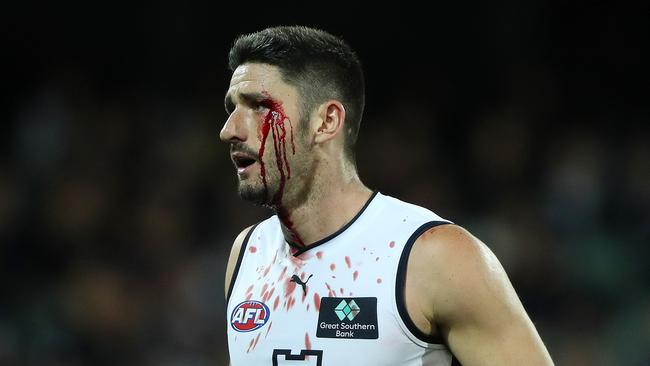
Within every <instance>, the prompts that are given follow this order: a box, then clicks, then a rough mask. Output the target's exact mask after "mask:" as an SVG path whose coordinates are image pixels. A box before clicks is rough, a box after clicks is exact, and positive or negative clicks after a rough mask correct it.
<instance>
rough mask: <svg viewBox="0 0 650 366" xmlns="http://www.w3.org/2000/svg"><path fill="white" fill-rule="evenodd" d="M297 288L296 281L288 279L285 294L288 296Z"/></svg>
mask: <svg viewBox="0 0 650 366" xmlns="http://www.w3.org/2000/svg"><path fill="white" fill-rule="evenodd" d="M295 289H296V283H295V282H293V281H286V282H285V285H284V296H285V297H288V296H289V295H291V294H292V293H293V291H294V290H295Z"/></svg>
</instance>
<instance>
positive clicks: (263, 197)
mask: <svg viewBox="0 0 650 366" xmlns="http://www.w3.org/2000/svg"><path fill="white" fill-rule="evenodd" d="M238 193H239V197H240V198H241V199H243V200H244V201H248V202H251V203H253V204H256V205H267V204H268V201H269V199H268V197H267V196H268V194H267V192H266V189H264V186H262V185H261V184H260V185H259V186H258V185H256V184H250V183H246V182H241V181H240V182H239V188H238Z"/></svg>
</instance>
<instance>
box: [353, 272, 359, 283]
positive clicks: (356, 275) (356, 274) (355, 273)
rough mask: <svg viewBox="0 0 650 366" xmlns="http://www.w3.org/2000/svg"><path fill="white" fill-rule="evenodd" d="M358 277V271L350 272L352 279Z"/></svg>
mask: <svg viewBox="0 0 650 366" xmlns="http://www.w3.org/2000/svg"><path fill="white" fill-rule="evenodd" d="M357 278H359V271H354V273H353V274H352V281H356V280H357Z"/></svg>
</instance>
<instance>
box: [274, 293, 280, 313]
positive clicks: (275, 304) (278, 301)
mask: <svg viewBox="0 0 650 366" xmlns="http://www.w3.org/2000/svg"><path fill="white" fill-rule="evenodd" d="M278 305H280V295H278V296H276V297H275V301H273V311H275V309H277V308H278Z"/></svg>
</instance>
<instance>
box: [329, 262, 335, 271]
mask: <svg viewBox="0 0 650 366" xmlns="http://www.w3.org/2000/svg"><path fill="white" fill-rule="evenodd" d="M335 269H336V264H334V263H332V264H330V270H332V271H333V270H335Z"/></svg>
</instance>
